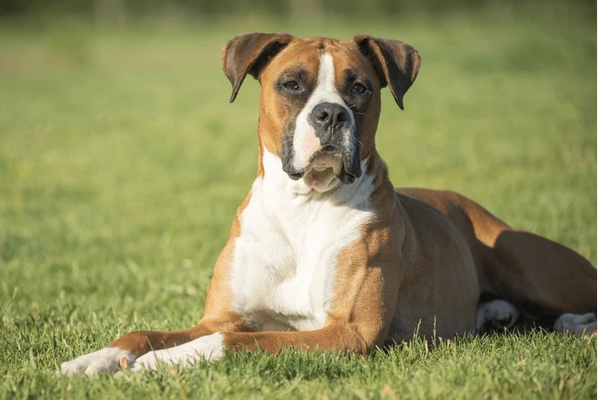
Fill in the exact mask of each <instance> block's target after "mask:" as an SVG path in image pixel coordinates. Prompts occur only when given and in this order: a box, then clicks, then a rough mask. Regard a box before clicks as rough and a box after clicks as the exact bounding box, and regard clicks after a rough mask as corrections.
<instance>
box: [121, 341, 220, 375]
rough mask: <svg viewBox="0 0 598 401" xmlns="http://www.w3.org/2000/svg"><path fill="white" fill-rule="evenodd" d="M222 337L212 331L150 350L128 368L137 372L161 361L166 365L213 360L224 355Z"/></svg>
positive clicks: (151, 367)
mask: <svg viewBox="0 0 598 401" xmlns="http://www.w3.org/2000/svg"><path fill="white" fill-rule="evenodd" d="M222 338H223V337H222V334H220V333H214V334H211V335H208V336H204V337H200V338H197V339H195V340H193V341H190V342H188V343H185V344H182V345H179V346H177V347H173V348H167V349H163V350H159V351H151V352H148V353H147V354H145V355H142V356H140V357H139V358H138V359H137V360H136V361H135V362H134V363H133V364H131V366H130V368H131V370H132V371H133V372H137V371H141V370H155V369H157V367H158V365H159V364H161V363H164V364H166V365H182V366H190V365H192V364H193V363H195V362H196V361H199V360H202V359H205V360H208V361H215V360H218V359H220V358H222V356H223V355H224V346H223V344H222Z"/></svg>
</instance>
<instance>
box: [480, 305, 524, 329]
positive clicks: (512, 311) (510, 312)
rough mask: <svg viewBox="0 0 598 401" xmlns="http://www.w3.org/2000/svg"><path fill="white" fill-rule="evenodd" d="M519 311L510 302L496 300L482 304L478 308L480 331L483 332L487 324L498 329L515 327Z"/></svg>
mask: <svg viewBox="0 0 598 401" xmlns="http://www.w3.org/2000/svg"><path fill="white" fill-rule="evenodd" d="M519 315H520V313H519V310H518V309H517V308H516V307H515V306H514V305H513V304H512V303H510V302H508V301H505V300H504V299H495V300H493V301H490V302H486V303H484V304H481V305H480V306H479V307H478V323H477V327H478V330H481V329H482V328H483V327H484V325H486V324H487V323H490V324H492V326H493V327H495V328H497V329H510V328H512V327H513V326H515V323H517V319H519Z"/></svg>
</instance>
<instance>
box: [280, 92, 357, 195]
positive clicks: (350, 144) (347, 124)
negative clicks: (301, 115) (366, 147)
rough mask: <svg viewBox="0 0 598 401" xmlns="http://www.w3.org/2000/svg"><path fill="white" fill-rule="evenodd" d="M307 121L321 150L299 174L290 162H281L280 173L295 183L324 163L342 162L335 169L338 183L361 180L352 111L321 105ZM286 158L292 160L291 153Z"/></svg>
mask: <svg viewBox="0 0 598 401" xmlns="http://www.w3.org/2000/svg"><path fill="white" fill-rule="evenodd" d="M307 122H308V124H309V125H310V126H311V127H312V128H313V129H314V132H315V135H316V137H318V138H319V140H320V144H321V148H320V149H319V150H318V151H316V152H315V153H314V154H313V155H311V157H310V160H309V163H308V165H307V166H305V167H304V168H303V169H301V171H297V169H296V168H294V167H293V166H292V164H291V163H283V170H284V171H285V172H286V173H287V174H288V175H289V177H290V178H292V179H293V180H298V179H300V178H301V177H303V176H304V175H305V174H306V173H307V172H308V171H309V170H311V169H316V170H317V169H319V168H323V167H324V166H325V165H326V163H333V164H334V162H335V161H340V163H342V164H341V165H339V166H334V167H336V168H335V169H334V173H335V175H336V176H337V177H338V179H339V180H340V181H341V182H343V183H345V184H351V183H353V182H354V181H355V180H356V179H357V178H359V177H361V174H362V171H361V163H360V142H359V138H357V135H358V134H357V132H356V129H355V122H354V120H353V116H352V114H351V111H350V110H349V109H347V108H346V107H344V106H342V105H340V104H338V103H330V102H322V103H319V104H317V105H316V106H314V108H313V109H312V110H311V112H310V113H309V116H308V118H307ZM287 151H291V149H287ZM286 156H287V157H289V158H287V160H289V159H290V158H292V155H290V154H289V155H286ZM283 159H285V157H283ZM337 164H338V163H337Z"/></svg>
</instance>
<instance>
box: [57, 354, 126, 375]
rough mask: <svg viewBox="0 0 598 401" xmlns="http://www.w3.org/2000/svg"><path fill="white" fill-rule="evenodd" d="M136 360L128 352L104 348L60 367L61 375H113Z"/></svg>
mask: <svg viewBox="0 0 598 401" xmlns="http://www.w3.org/2000/svg"><path fill="white" fill-rule="evenodd" d="M123 358H125V359H123ZM134 360H135V356H134V355H133V354H131V353H130V352H128V351H125V350H122V349H120V348H103V349H101V350H99V351H96V352H92V353H90V354H85V355H81V356H80V357H78V358H75V359H73V360H72V361H68V362H64V363H63V364H62V365H60V372H59V373H62V374H63V375H65V376H74V375H76V374H83V375H85V376H95V375H97V374H99V373H103V372H107V373H113V372H116V371H117V370H118V369H119V367H120V366H121V365H122V364H123V363H124V364H125V365H130V364H131V363H133V361H134Z"/></svg>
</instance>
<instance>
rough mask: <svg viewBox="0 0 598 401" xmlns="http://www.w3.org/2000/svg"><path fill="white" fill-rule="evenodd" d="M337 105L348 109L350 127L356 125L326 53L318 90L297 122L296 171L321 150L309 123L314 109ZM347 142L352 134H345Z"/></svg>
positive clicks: (315, 90)
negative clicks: (325, 105) (321, 106)
mask: <svg viewBox="0 0 598 401" xmlns="http://www.w3.org/2000/svg"><path fill="white" fill-rule="evenodd" d="M322 102H329V103H337V104H340V105H341V106H343V107H345V108H346V109H347V115H348V116H349V118H350V120H351V124H350V125H354V124H355V122H354V121H353V113H352V112H351V110H349V108H347V105H346V104H345V101H344V100H343V98H342V97H341V96H340V94H339V93H338V91H337V89H336V85H335V82H334V62H333V59H332V56H331V55H330V54H329V53H324V54H322V56H320V67H319V69H318V81H317V85H316V88H315V89H314V91H313V93H312V94H311V96H310V98H309V100H308V101H307V103H306V104H305V106H304V107H303V110H301V112H300V113H299V115H298V116H297V121H296V122H295V135H294V137H293V150H294V155H295V156H294V159H293V165H294V167H295V169H297V170H299V171H302V170H303V169H304V168H305V167H306V166H307V165H308V164H309V161H310V158H311V156H312V155H313V154H314V153H315V152H316V151H318V150H319V149H320V147H321V143H320V138H318V137H316V134H315V131H314V129H313V128H312V127H311V126H310V125H309V123H308V117H309V114H310V113H311V111H312V109H313V108H314V107H315V106H316V105H318V104H320V103H322ZM343 135H345V138H344V140H345V142H348V141H349V138H348V136H349V135H350V132H349V131H347V132H344V133H343Z"/></svg>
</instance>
